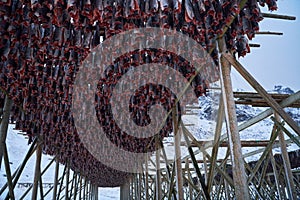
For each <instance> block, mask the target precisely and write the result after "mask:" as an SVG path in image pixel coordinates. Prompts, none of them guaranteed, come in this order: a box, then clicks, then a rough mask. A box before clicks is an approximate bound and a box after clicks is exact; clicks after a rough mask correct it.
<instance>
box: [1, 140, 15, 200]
mask: <svg viewBox="0 0 300 200" xmlns="http://www.w3.org/2000/svg"><path fill="white" fill-rule="evenodd" d="M2 145H3V146H2V148H1V149H3V157H4V165H5V172H6V178H7V184H8V190H9V196H10V198H11V199H12V200H14V199H15V195H14V188H13V184H12V177H11V171H10V166H9V159H8V152H7V148H6V143H5V142H4V143H3V144H2Z"/></svg>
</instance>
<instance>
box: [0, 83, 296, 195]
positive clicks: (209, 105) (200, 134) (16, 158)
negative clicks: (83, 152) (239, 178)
mask: <svg viewBox="0 0 300 200" xmlns="http://www.w3.org/2000/svg"><path fill="white" fill-rule="evenodd" d="M269 92H273V93H288V94H291V93H293V91H292V90H291V89H289V88H285V87H282V86H275V88H274V90H272V91H269ZM216 108H217V104H216V101H215V100H212V99H211V98H210V97H206V98H202V99H200V109H195V110H193V111H191V112H194V113H195V115H188V116H184V117H183V122H184V123H185V124H193V126H188V127H187V128H188V129H189V131H190V132H191V133H193V135H194V137H195V138H197V139H198V140H212V139H213V136H214V129H215V121H214V119H215V117H216V112H215V111H216ZM263 110H264V109H263V108H253V107H251V106H245V105H238V106H237V117H238V121H239V123H243V121H244V120H248V119H250V118H251V117H253V116H255V115H257V114H258V113H260V112H262V111H263ZM286 111H287V112H288V113H289V114H290V115H291V116H292V117H293V118H294V119H295V121H296V122H298V123H299V124H300V109H291V108H286ZM272 126H273V122H272V120H270V119H269V118H267V119H265V120H263V121H261V122H259V123H257V124H255V125H254V126H252V127H250V128H248V129H245V130H244V131H242V132H241V140H268V139H269V138H270V134H271V130H272ZM13 127H14V125H10V126H9V132H8V136H7V146H8V152H9V159H10V162H11V164H10V166H11V169H12V173H13V172H14V171H15V170H16V169H17V167H18V166H19V165H20V163H21V162H22V160H23V158H24V157H25V154H26V152H27V151H28V148H29V146H28V145H27V140H26V139H25V138H24V136H23V135H21V134H20V132H19V131H17V130H14V129H13ZM287 128H288V129H289V127H288V126H287ZM223 133H225V125H224V126H223ZM165 141H166V142H167V143H166V145H165V147H166V149H167V154H168V158H169V157H170V156H172V154H174V152H173V150H174V147H173V146H170V145H169V146H168V143H172V142H173V138H172V137H169V138H166V139H165ZM298 148H299V147H297V146H296V145H295V144H292V145H289V146H288V150H289V151H292V150H295V149H298ZM168 149H169V150H168ZM255 149H256V148H243V153H247V152H251V151H253V150H255ZM225 150H226V148H224V151H219V155H218V156H219V157H220V158H221V157H224V154H225V152H226V151H225ZM273 151H274V153H280V149H279V148H275V149H273ZM207 152H210V149H208V150H207ZM187 154H188V152H187V151H186V148H182V155H183V156H184V155H187ZM197 158H198V159H201V155H200V154H199V155H197ZM258 158H259V155H255V156H251V157H248V158H246V160H247V161H251V160H256V159H258ZM51 159H52V157H50V156H47V155H43V156H42V170H43V169H44V168H45V166H46V165H47V164H48V163H49V162H50V160H51ZM34 163H35V154H34V155H32V156H31V158H30V160H29V161H28V163H27V165H26V167H25V169H24V172H23V173H22V176H21V177H20V180H19V183H32V181H33V172H34V167H35V165H34ZM54 166H55V165H54V164H52V166H51V168H50V169H49V170H47V172H46V173H45V174H44V175H43V183H53V175H54V173H53V172H54ZM62 171H63V166H60V174H61V173H62ZM5 174H6V173H5V168H4V165H3V164H2V166H1V170H0V187H2V186H3V185H4V184H5V183H6V177H5ZM27 188H28V187H25V186H22V185H17V186H16V189H15V195H16V199H18V198H20V196H21V195H22V194H23V193H24V192H25V191H26V189H27ZM48 189H49V186H47V185H45V188H44V191H47V190H48ZM4 195H6V192H5V193H4ZM4 195H2V196H0V199H3V198H4ZM30 197H31V195H30V193H29V194H28V195H27V196H26V198H25V199H30ZM99 197H100V199H101V200H102V199H104V200H112V199H119V197H120V190H119V188H99ZM46 199H51V193H50V194H49V195H48V196H47V198H46Z"/></svg>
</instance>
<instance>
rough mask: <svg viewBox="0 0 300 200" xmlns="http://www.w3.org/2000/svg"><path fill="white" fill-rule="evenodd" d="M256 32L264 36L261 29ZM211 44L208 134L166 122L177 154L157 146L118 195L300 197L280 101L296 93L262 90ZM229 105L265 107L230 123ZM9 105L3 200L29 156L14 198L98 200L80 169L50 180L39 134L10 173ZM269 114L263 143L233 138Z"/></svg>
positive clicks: (292, 100) (2, 135)
mask: <svg viewBox="0 0 300 200" xmlns="http://www.w3.org/2000/svg"><path fill="white" fill-rule="evenodd" d="M265 17H273V18H281V19H283V18H285V19H287V17H286V16H279V15H266V14H265ZM288 19H294V18H288ZM262 34H267V33H266V32H263V33H262ZM270 34H272V33H270ZM218 48H219V52H220V61H221V67H220V68H221V70H220V73H221V90H222V95H221V96H222V97H223V98H222V101H220V105H219V110H218V117H217V124H216V128H215V137H214V139H213V140H212V141H205V142H204V141H197V140H196V139H195V138H194V137H193V135H192V134H191V133H190V132H189V131H188V129H187V128H186V125H185V124H183V123H182V122H178V121H174V123H173V126H174V130H175V135H176V137H175V140H174V143H173V145H174V150H175V154H176V157H177V158H180V159H175V160H174V159H173V158H169V157H167V155H166V153H165V152H164V149H163V148H162V149H161V150H159V151H156V154H155V156H154V159H153V158H147V162H146V164H145V166H144V172H143V173H141V174H135V175H134V176H133V177H132V178H131V179H130V180H129V181H128V183H126V184H125V185H123V186H122V187H121V195H120V196H121V199H124V200H125V199H146V200H148V199H207V200H208V199H240V200H242V199H298V198H299V197H300V173H299V170H295V169H293V168H292V167H291V161H290V159H289V152H287V148H286V146H287V143H295V144H296V145H298V146H299V147H300V140H299V138H300V127H299V125H297V124H296V122H295V121H294V120H293V119H292V118H291V117H290V116H289V115H288V114H287V113H286V112H285V111H284V109H283V108H284V107H287V106H291V107H298V108H299V105H300V91H298V92H296V93H295V94H292V95H289V96H287V95H279V96H278V95H272V94H268V93H267V92H266V90H265V89H264V88H263V87H262V86H261V85H260V84H259V83H258V82H257V81H256V80H255V78H254V77H252V76H251V74H250V73H249V72H247V70H246V69H245V68H244V67H243V66H242V65H241V64H240V63H239V62H238V61H237V60H236V59H235V58H234V56H233V55H232V54H231V53H229V52H227V51H226V49H225V48H224V41H223V38H220V39H219V41H218ZM231 67H234V68H235V69H236V70H237V71H238V72H239V73H240V74H241V75H242V77H244V79H245V80H247V82H248V83H249V84H250V85H251V86H252V87H253V88H254V89H255V90H256V91H257V93H255V94H254V95H253V94H249V93H243V94H242V93H234V92H233V91H232V86H231V79H230V68H231ZM235 98H239V99H238V100H237V99H235ZM242 98H243V99H242ZM245 99H246V100H245ZM249 99H250V100H249ZM235 104H251V105H253V106H266V107H269V108H268V109H267V110H266V111H264V112H262V113H260V114H259V115H257V116H255V117H254V118H252V119H250V120H248V121H246V122H244V123H243V124H240V125H238V124H237V119H236V111H235ZM11 105H12V101H11V100H10V99H9V98H6V101H5V106H4V108H2V109H1V116H2V117H1V126H0V142H1V150H0V152H1V154H0V156H1V157H0V158H1V159H0V160H1V161H2V157H3V160H4V166H5V170H6V177H7V184H5V185H4V186H2V187H1V191H0V195H3V194H4V193H5V192H6V197H5V199H15V195H14V188H15V187H16V185H17V183H18V180H19V178H20V175H21V174H22V171H23V169H24V167H25V165H26V162H27V161H28V159H29V158H30V156H31V155H33V154H34V153H36V154H37V157H36V166H35V176H34V179H33V183H32V185H31V186H30V187H29V188H28V190H27V191H26V192H25V193H24V194H23V195H22V197H21V198H20V199H25V198H26V199H27V198H28V193H29V191H30V190H32V194H31V199H33V200H34V199H44V198H45V197H49V196H51V195H52V199H95V200H96V199H98V187H97V186H95V185H92V184H91V183H90V182H89V181H88V180H85V179H84V177H83V176H81V175H80V173H70V168H69V167H68V164H67V165H65V168H64V171H63V173H62V176H61V177H58V174H59V173H58V170H59V164H58V162H56V161H55V158H54V159H53V160H52V161H50V162H49V164H48V166H47V167H45V169H41V156H42V148H41V144H40V142H39V139H36V140H35V141H34V142H33V143H32V145H31V147H30V148H29V151H28V153H27V155H26V157H25V159H24V161H23V162H22V163H21V165H20V166H19V168H18V169H17V171H16V172H13V173H12V172H11V169H10V167H9V157H8V153H7V148H6V143H5V140H6V135H7V127H8V123H9V112H10V109H11ZM173 114H174V112H173ZM270 115H273V117H272V120H273V122H274V124H273V130H272V133H271V137H270V139H269V140H268V141H255V142H253V141H240V137H239V132H240V131H242V130H244V129H246V128H248V127H250V126H252V125H254V124H256V123H258V122H260V121H262V120H263V119H265V118H266V117H269V116H270ZM173 119H176V117H174V118H173ZM224 119H225V121H226V127H227V128H226V131H225V132H222V126H224V124H223V121H224ZM284 124H287V125H289V126H290V127H291V129H292V130H293V132H294V133H292V132H290V131H289V130H288V129H287V128H286V125H284ZM177 136H178V137H177ZM286 137H288V139H286ZM277 138H278V140H277ZM160 144H161V145H162V146H163V145H164V144H163V143H160ZM245 146H251V147H261V148H260V149H258V150H255V151H253V152H251V153H248V154H242V151H241V149H242V148H243V147H245ZM224 147H225V148H226V147H227V148H226V149H227V153H226V156H225V158H222V159H218V156H217V155H218V151H219V150H220V148H224ZM228 147H229V148H228ZM276 147H280V149H281V152H282V153H281V155H280V156H281V157H282V159H281V161H282V163H279V160H278V159H276V157H275V155H274V154H273V153H272V149H273V148H276ZM181 148H186V149H187V151H188V156H184V157H183V156H181V152H180V149H181ZM209 148H212V151H211V152H212V153H208V151H207V149H209ZM200 154H201V155H202V160H197V157H196V156H197V155H200ZM256 154H260V157H259V159H258V161H257V162H255V163H251V164H250V163H247V162H245V157H247V156H252V155H256ZM52 164H55V172H54V180H53V185H52V186H51V188H50V189H49V190H48V191H44V190H43V183H42V176H43V174H44V172H45V171H47V170H48V169H49V167H50V165H52ZM200 164H201V165H200ZM151 166H155V169H154V170H153V169H152V168H151ZM269 166H271V169H270V167H269Z"/></svg>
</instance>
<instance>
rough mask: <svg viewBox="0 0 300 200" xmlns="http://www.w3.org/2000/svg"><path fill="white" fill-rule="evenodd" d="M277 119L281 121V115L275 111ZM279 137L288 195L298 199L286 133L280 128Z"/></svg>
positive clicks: (290, 197)
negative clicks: (285, 137)
mask: <svg viewBox="0 0 300 200" xmlns="http://www.w3.org/2000/svg"><path fill="white" fill-rule="evenodd" d="M274 115H275V119H276V120H277V121H280V117H279V115H278V114H277V113H274ZM278 137H279V143H280V148H281V156H282V161H283V166H284V171H285V173H284V174H285V176H286V183H287V190H288V195H289V199H295V200H296V199H297V193H296V189H295V185H294V181H293V180H294V179H293V173H292V170H291V163H290V159H289V154H288V152H287V148H286V142H285V139H284V134H283V132H282V130H281V129H280V128H279V132H278Z"/></svg>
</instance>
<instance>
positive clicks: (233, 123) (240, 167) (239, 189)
mask: <svg viewBox="0 0 300 200" xmlns="http://www.w3.org/2000/svg"><path fill="white" fill-rule="evenodd" d="M218 44H219V51H220V52H225V51H226V46H225V45H226V44H225V40H224V38H221V39H219V41H218ZM230 67H231V66H230V63H229V62H228V61H227V60H226V59H225V58H223V57H221V81H222V82H223V83H222V86H223V87H222V89H223V90H222V92H223V100H224V102H225V103H224V106H225V108H226V109H225V111H226V112H225V116H226V122H227V132H228V140H229V147H230V153H231V160H232V167H233V170H232V172H233V181H234V188H235V195H236V199H238V200H246V199H250V196H249V189H248V184H247V177H246V173H245V166H244V160H243V157H242V147H241V141H240V135H239V131H238V126H237V118H236V110H235V103H234V97H233V90H232V83H231V78H230Z"/></svg>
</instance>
